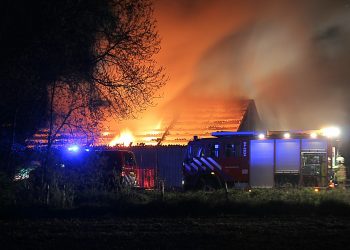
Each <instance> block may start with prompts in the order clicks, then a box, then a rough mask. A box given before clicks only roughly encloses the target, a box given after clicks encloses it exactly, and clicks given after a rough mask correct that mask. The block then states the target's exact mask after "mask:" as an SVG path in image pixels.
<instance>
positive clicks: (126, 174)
mask: <svg viewBox="0 0 350 250" xmlns="http://www.w3.org/2000/svg"><path fill="white" fill-rule="evenodd" d="M67 151H68V152H65V153H64V155H63V157H62V158H63V161H62V162H63V163H62V165H63V166H64V167H68V168H76V169H79V168H80V169H81V170H82V171H83V170H84V169H82V168H86V167H93V168H99V169H101V170H102V172H103V173H105V177H106V181H112V180H114V181H118V182H119V183H114V184H118V185H121V186H123V187H135V186H137V184H138V183H137V176H136V169H138V167H137V163H136V159H135V155H134V153H133V152H131V151H129V150H126V149H119V148H109V147H92V148H81V147H79V146H76V145H73V146H70V147H68V148H67Z"/></svg>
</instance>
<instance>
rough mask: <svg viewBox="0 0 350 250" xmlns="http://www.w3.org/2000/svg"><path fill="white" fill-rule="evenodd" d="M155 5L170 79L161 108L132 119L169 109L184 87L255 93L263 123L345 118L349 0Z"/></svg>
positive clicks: (202, 0)
mask: <svg viewBox="0 0 350 250" xmlns="http://www.w3.org/2000/svg"><path fill="white" fill-rule="evenodd" d="M155 7H156V8H155V10H156V18H157V20H158V28H159V33H160V35H161V37H162V51H161V53H160V54H159V56H158V61H159V63H160V64H162V65H164V66H165V67H166V68H167V72H168V75H169V77H170V81H169V82H168V85H167V86H166V87H165V88H164V89H163V90H162V91H163V92H164V94H163V98H162V99H160V100H159V105H158V107H157V108H151V109H149V110H148V111H146V112H145V113H144V114H141V115H140V118H141V119H140V120H136V122H135V121H132V122H130V124H134V125H133V126H135V127H139V126H140V124H141V123H148V122H149V121H154V122H155V119H154V118H153V117H160V115H161V114H159V113H158V112H161V113H162V112H172V111H171V110H172V109H171V108H169V105H167V103H168V102H169V103H174V100H176V99H177V98H179V97H181V96H183V95H184V94H185V95H189V94H193V95H196V96H201V95H202V96H207V97H208V96H209V97H210V96H213V97H215V98H216V97H218V96H219V97H220V96H223V97H225V98H226V97H230V98H231V97H232V98H249V99H254V100H255V101H256V104H257V108H258V111H259V113H260V116H261V118H262V120H263V121H264V122H265V124H266V126H267V128H268V129H280V130H282V129H313V128H316V129H317V128H320V127H323V126H326V125H332V124H338V125H341V126H343V127H344V128H345V126H346V124H349V121H350V116H349V111H350V102H349V101H348V98H349V97H348V95H349V89H350V85H349V80H350V69H349V65H350V2H349V1H347V0H339V1H335V0H310V1H287V0H286V1H283V0H282V1H280V0H275V1H247V0H237V1H229V0H219V1H218V0H191V1H188V0H177V1H172V0H159V1H156V6H155ZM193 105H196V104H195V103H194V104H193ZM162 107H167V108H166V111H164V108H162ZM187 108H190V107H187ZM150 117H152V118H150ZM128 123H129V122H127V123H126V124H128ZM130 126H132V125H130ZM131 129H132V128H131ZM345 129H346V128H345Z"/></svg>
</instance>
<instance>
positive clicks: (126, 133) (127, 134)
mask: <svg viewBox="0 0 350 250" xmlns="http://www.w3.org/2000/svg"><path fill="white" fill-rule="evenodd" d="M134 139H135V138H134V136H133V134H132V132H131V131H130V130H129V129H124V130H123V131H121V133H120V134H119V135H118V136H116V137H114V139H113V140H112V141H111V142H110V143H109V146H112V147H113V146H116V145H123V146H129V145H130V143H132V142H133V141H134Z"/></svg>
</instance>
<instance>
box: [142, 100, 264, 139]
mask: <svg viewBox="0 0 350 250" xmlns="http://www.w3.org/2000/svg"><path fill="white" fill-rule="evenodd" d="M170 106H171V107H173V105H170ZM168 108H169V112H168V113H169V115H165V117H164V119H163V123H162V124H163V126H162V128H161V129H159V130H158V131H157V132H158V133H157V134H153V135H152V136H153V137H154V141H156V142H157V143H159V144H162V145H174V144H175V145H176V144H178V145H184V144H187V143H188V142H189V141H190V140H191V139H192V138H193V136H194V135H196V136H198V137H211V133H212V132H215V131H248V130H256V129H258V128H259V127H260V119H259V116H258V113H257V110H256V107H255V103H254V100H247V99H245V100H223V99H216V100H212V99H210V100H209V99H203V98H200V99H199V98H197V99H194V100H193V99H192V100H191V101H188V102H185V103H182V107H179V108H178V110H177V112H172V111H173V110H171V108H170V107H168ZM146 137H147V138H149V137H150V135H149V134H144V135H143V134H139V135H138V141H143V138H146Z"/></svg>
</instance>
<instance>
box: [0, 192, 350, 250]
mask: <svg viewBox="0 0 350 250" xmlns="http://www.w3.org/2000/svg"><path fill="white" fill-rule="evenodd" d="M0 212H1V213H0V245H1V249H64V248H77V249H102V248H108V249H329V248H332V249H334V248H344V249H345V248H346V247H347V246H348V245H349V243H350V239H349V237H348V235H350V192H349V191H347V190H331V191H326V190H322V191H320V192H315V191H314V190H313V189H268V190H266V189H256V190H252V191H251V192H248V191H242V190H230V191H229V193H228V194H226V193H225V192H224V191H218V192H195V193H181V192H167V193H165V196H164V197H162V196H161V195H160V193H159V192H156V191H150V192H147V191H139V192H134V191H128V192H124V193H119V194H97V193H96V194H93V195H92V194H90V195H89V196H87V197H84V196H82V197H80V199H79V200H77V202H76V204H75V206H74V207H69V208H61V207H55V206H28V205H27V206H25V205H23V204H22V205H20V206H19V205H17V206H9V207H2V209H1V211H0Z"/></svg>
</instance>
